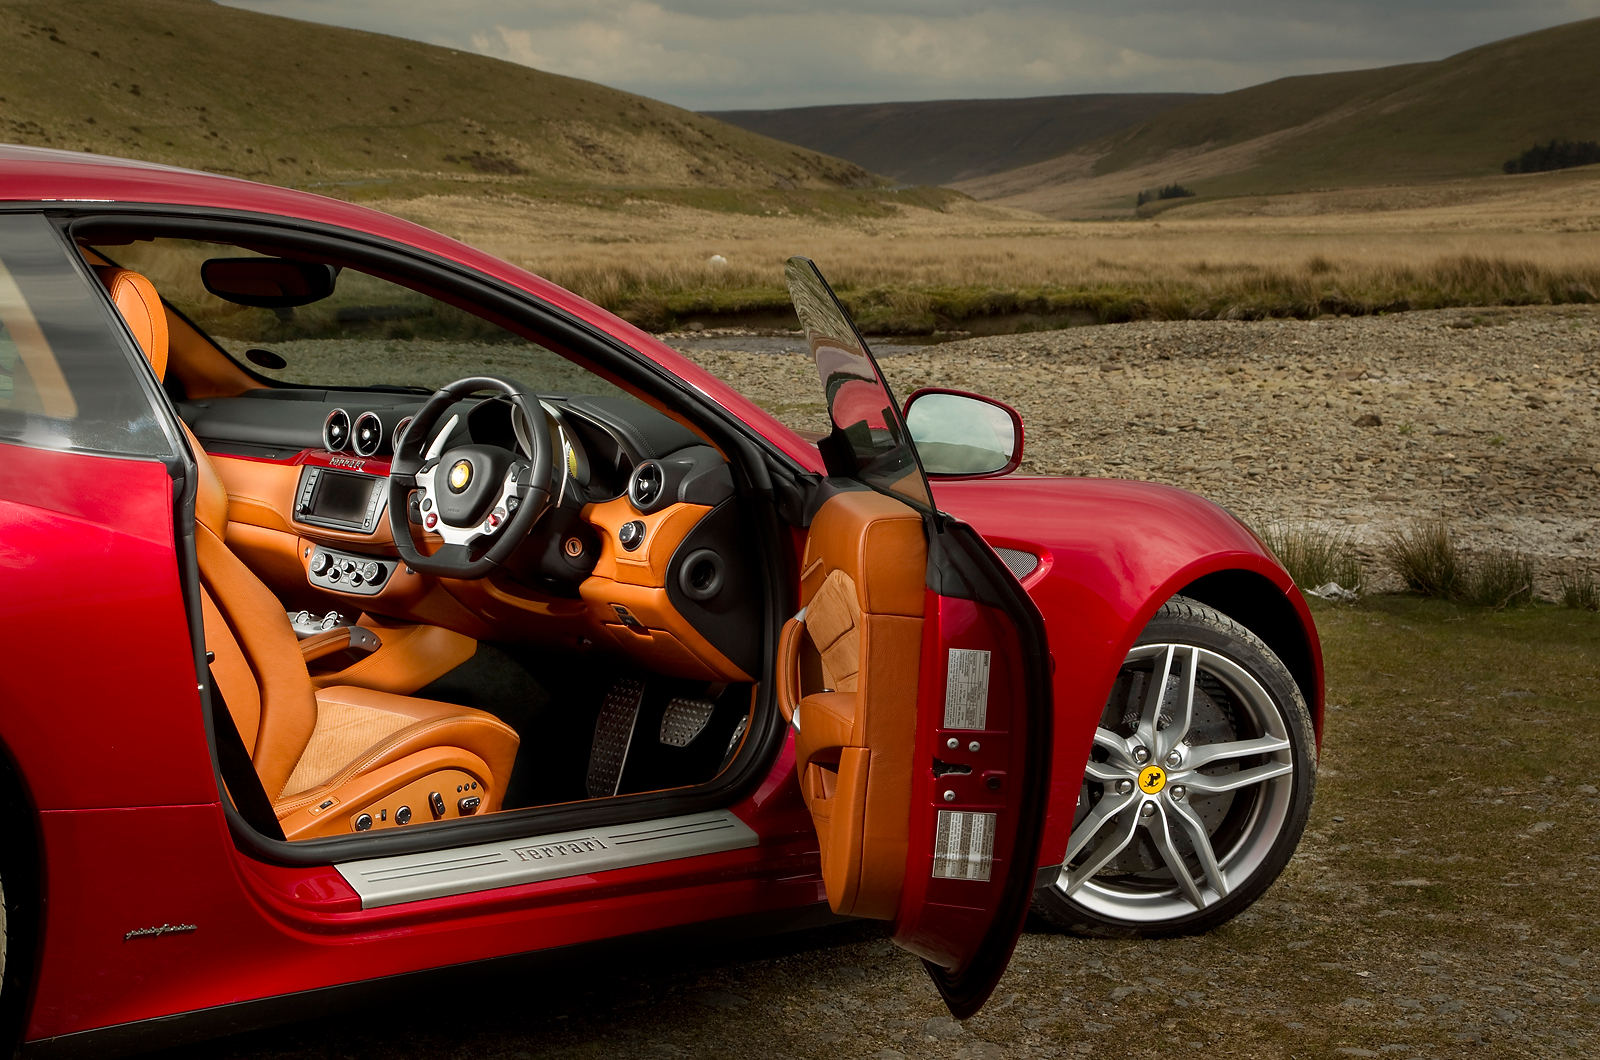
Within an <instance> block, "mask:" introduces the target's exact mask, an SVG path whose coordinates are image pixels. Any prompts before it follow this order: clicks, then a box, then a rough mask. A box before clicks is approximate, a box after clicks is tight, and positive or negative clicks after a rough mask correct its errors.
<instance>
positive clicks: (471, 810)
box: [456, 795, 483, 817]
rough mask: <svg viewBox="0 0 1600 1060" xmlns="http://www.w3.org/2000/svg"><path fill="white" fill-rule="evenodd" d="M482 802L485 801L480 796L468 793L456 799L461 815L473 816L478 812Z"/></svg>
mask: <svg viewBox="0 0 1600 1060" xmlns="http://www.w3.org/2000/svg"><path fill="white" fill-rule="evenodd" d="M481 802H483V800H482V799H481V798H479V797H478V796H476V795H468V796H467V797H466V798H464V799H457V800H456V809H457V810H458V811H460V813H461V816H463V817H471V816H472V815H473V814H475V813H477V812H478V805H479V804H480V803H481Z"/></svg>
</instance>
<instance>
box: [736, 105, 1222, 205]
mask: <svg viewBox="0 0 1600 1060" xmlns="http://www.w3.org/2000/svg"><path fill="white" fill-rule="evenodd" d="M1200 98H1203V97H1201V96H1198V95H1195V94H1192V93H1181V92H1165V93H1156V92H1149V93H1108V94H1102V95H1083V96H1036V97H1033V98H1030V99H946V100H935V101H931V102H921V103H862V104H850V105H844V106H832V107H791V108H788V109H784V110H727V111H710V112H708V113H709V114H710V116H711V117H713V118H718V119H720V120H722V121H725V122H727V123H728V124H730V125H737V126H739V127H740V128H742V129H749V130H750V131H751V132H757V133H760V134H762V135H763V136H770V137H773V138H774V139H777V140H783V141H785V142H787V143H791V144H799V145H801V146H802V147H809V148H811V149H812V150H814V151H821V152H822V153H823V154H826V155H833V156H835V157H837V158H847V159H849V160H850V161H852V162H854V163H856V164H857V165H860V166H862V167H864V168H866V169H869V170H871V171H872V172H874V173H882V174H884V175H886V176H889V177H893V178H894V179H895V180H898V181H901V182H903V183H906V184H950V183H954V182H955V181H960V180H970V179H972V178H974V177H980V176H984V175H986V174H989V173H998V172H1001V171H1002V170H1007V169H1014V168H1017V167H1019V166H1026V165H1029V164H1031V163H1034V162H1040V161H1043V160H1044V159H1047V158H1054V157H1056V156H1057V155H1062V154H1065V153H1066V152H1068V151H1071V150H1072V149H1073V148H1075V147H1079V146H1081V145H1083V144H1086V143H1089V142H1090V141H1092V140H1096V139H1099V138H1100V137H1102V136H1106V135H1107V134H1110V133H1114V132H1117V131H1119V130H1121V129H1125V128H1127V127H1128V126H1130V125H1133V124H1135V123H1137V122H1141V121H1144V120H1146V119H1148V118H1151V117H1154V116H1155V115H1157V114H1160V113H1163V112H1165V111H1169V110H1171V109H1173V108H1174V107H1177V106H1179V105H1181V104H1184V103H1188V102H1191V101H1193V100H1196V99H1200Z"/></svg>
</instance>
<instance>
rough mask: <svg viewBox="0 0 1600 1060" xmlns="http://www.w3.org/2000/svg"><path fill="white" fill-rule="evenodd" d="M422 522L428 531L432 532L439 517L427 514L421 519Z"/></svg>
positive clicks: (430, 513)
mask: <svg viewBox="0 0 1600 1060" xmlns="http://www.w3.org/2000/svg"><path fill="white" fill-rule="evenodd" d="M422 522H423V525H424V526H426V527H427V528H428V529H429V530H432V529H433V528H434V526H435V525H436V524H437V523H438V522H439V517H438V516H437V515H434V514H433V513H432V512H429V513H428V514H427V515H426V516H424V517H423V519H422Z"/></svg>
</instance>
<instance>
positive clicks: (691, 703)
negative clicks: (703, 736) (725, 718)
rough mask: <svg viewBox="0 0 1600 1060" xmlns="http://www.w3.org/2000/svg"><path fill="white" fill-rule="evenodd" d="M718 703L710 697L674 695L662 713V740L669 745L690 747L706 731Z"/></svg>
mask: <svg viewBox="0 0 1600 1060" xmlns="http://www.w3.org/2000/svg"><path fill="white" fill-rule="evenodd" d="M716 709H717V705H716V704H715V703H713V702H711V701H710V700H708V699H681V698H678V697H676V696H674V697H673V699H672V702H670V703H668V704H667V709H666V711H665V712H664V713H663V714H662V715H661V742H662V743H664V744H666V745H667V746H668V747H688V746H689V745H690V744H692V743H694V738H695V737H696V736H699V735H700V733H701V732H703V731H705V727H706V722H708V721H710V720H711V715H712V714H713V713H715V711H716Z"/></svg>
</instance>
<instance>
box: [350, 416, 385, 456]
mask: <svg viewBox="0 0 1600 1060" xmlns="http://www.w3.org/2000/svg"><path fill="white" fill-rule="evenodd" d="M351 444H352V445H353V446H354V447H355V451H356V455H357V456H377V455H378V450H379V449H381V448H383V421H382V420H381V419H379V418H378V414H377V413H376V412H363V413H362V414H361V415H359V416H357V417H356V429H355V435H354V437H353V439H352V442H351Z"/></svg>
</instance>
